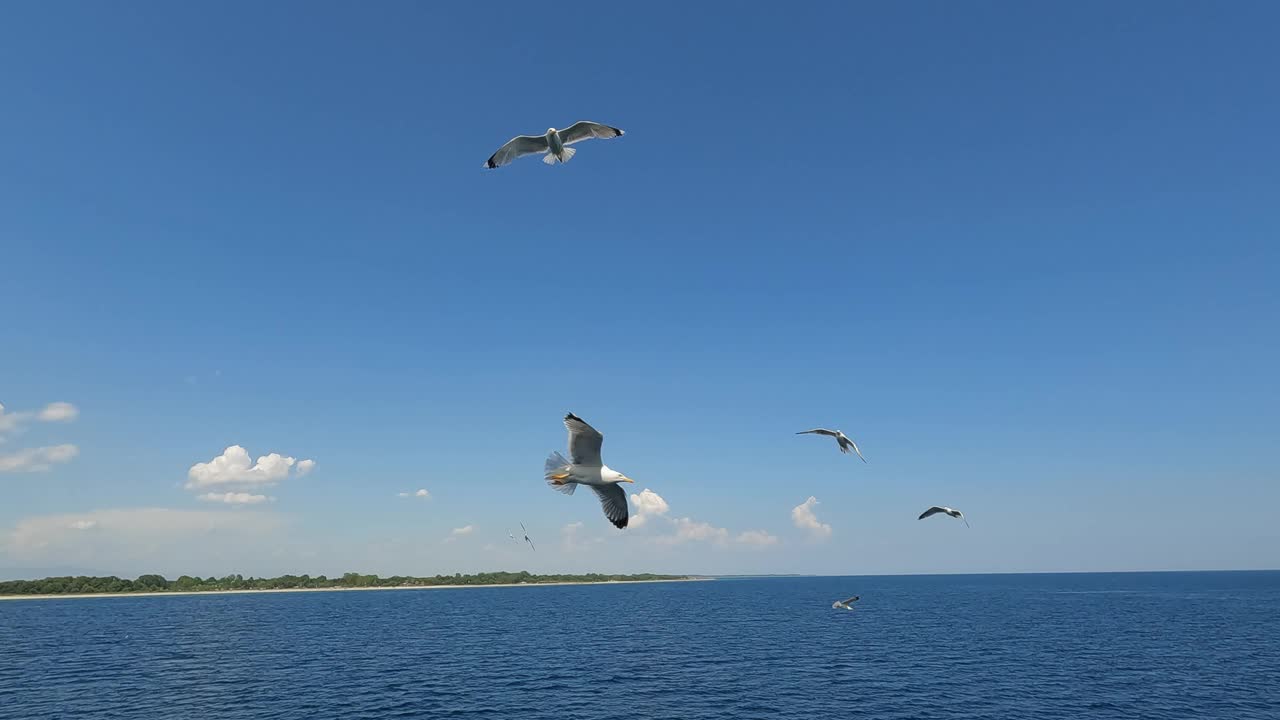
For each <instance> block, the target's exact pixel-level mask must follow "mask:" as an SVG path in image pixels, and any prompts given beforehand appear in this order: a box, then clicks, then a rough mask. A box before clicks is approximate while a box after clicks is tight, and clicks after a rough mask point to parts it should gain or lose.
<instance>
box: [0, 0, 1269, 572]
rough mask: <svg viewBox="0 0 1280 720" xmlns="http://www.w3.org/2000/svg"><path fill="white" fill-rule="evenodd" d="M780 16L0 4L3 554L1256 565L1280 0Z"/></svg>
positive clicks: (620, 8) (291, 566) (130, 561)
mask: <svg viewBox="0 0 1280 720" xmlns="http://www.w3.org/2000/svg"><path fill="white" fill-rule="evenodd" d="M787 12H788V13H789V14H785V15H784V14H782V11H781V7H780V6H778V5H776V4H772V5H764V4H761V5H759V6H755V7H735V9H734V10H733V11H732V12H725V11H724V10H723V9H718V8H716V7H714V6H712V5H700V4H692V5H691V4H688V3H681V4H657V3H653V4H645V5H643V6H626V5H614V6H600V7H592V8H591V9H590V11H588V12H575V13H569V14H567V15H566V16H563V17H558V16H556V14H555V13H543V12H534V13H530V11H529V6H527V5H510V6H501V5H485V6H483V7H481V6H479V4H476V6H474V7H473V6H467V7H452V8H450V9H449V10H442V9H440V8H436V7H433V6H428V5H423V4H419V3H391V2H387V3H380V4H378V5H377V6H374V7H367V8H362V7H357V6H355V5H352V4H348V3H272V4H270V5H269V6H266V7H263V6H261V5H260V4H253V3H222V4H212V3H205V4H195V3H187V4H182V5H181V6H174V5H172V4H166V3H135V4H132V5H130V6H129V7H127V8H126V7H120V6H108V5H105V4H100V3H72V4H62V5H60V6H59V7H57V8H52V7H45V6H43V5H42V4H39V3H27V4H24V5H13V4H10V5H8V6H6V7H5V8H4V9H3V10H0V93H2V94H3V110H2V111H0V137H4V138H7V140H6V141H5V142H3V143H0V307H3V308H4V312H3V314H2V315H0V317H3V319H4V322H3V324H0V328H2V332H0V403H3V404H4V406H5V409H6V413H8V414H9V418H10V421H11V422H10V424H11V425H12V427H11V428H10V429H9V430H7V431H3V432H0V439H3V444H0V468H4V467H6V463H5V460H4V458H6V457H7V458H9V460H8V465H7V466H8V467H9V468H10V469H9V470H8V471H4V472H0V497H3V498H4V501H3V502H0V569H2V568H9V572H10V573H13V572H17V571H16V570H14V569H15V568H84V569H91V570H96V571H103V572H115V573H123V574H134V573H138V572H148V571H161V572H166V573H169V574H171V575H172V574H177V573H180V572H199V573H201V574H210V573H219V574H221V573H226V572H242V573H245V574H249V573H254V574H262V573H277V572H312V573H317V572H327V573H335V572H342V571H343V570H360V571H365V572H381V573H383V574H387V573H393V572H399V573H428V572H430V573H435V572H457V571H461V572H467V571H476V570H488V569H500V568H507V569H515V568H527V569H530V570H533V571H544V572H557V571H579V570H601V571H644V570H650V571H658V572H662V571H670V572H734V573H739V572H741V573H749V572H802V573H833V574H835V573H864V572H865V573H881V572H968V571H1027V570H1111V569H1117V570H1120V569H1164V568H1170V569H1172V568H1260V567H1270V568H1274V567H1277V566H1280V529H1277V526H1276V525H1275V523H1274V521H1273V520H1272V519H1271V518H1269V517H1268V515H1267V514H1266V513H1265V512H1262V511H1261V509H1262V508H1264V507H1266V506H1274V505H1275V504H1277V503H1280V482H1277V480H1278V479H1280V478H1278V477H1277V474H1278V473H1277V465H1276V460H1275V449H1276V447H1277V445H1276V440H1275V434H1276V430H1277V428H1278V427H1280V409H1278V408H1280V402H1278V401H1280V384H1278V383H1277V380H1276V371H1275V368H1276V367H1280V330H1278V328H1280V322H1278V320H1280V312H1278V311H1280V292H1278V290H1277V288H1280V248H1278V246H1277V242H1276V238H1277V236H1278V235H1280V216H1278V215H1277V213H1276V210H1275V209H1276V207H1277V206H1278V202H1277V201H1278V200H1280V197H1278V191H1280V170H1277V168H1278V167H1280V148H1278V146H1277V143H1276V142H1275V128H1276V127H1280V96H1277V95H1276V93H1275V92H1274V91H1273V88H1274V82H1273V81H1274V77H1275V74H1276V72H1277V70H1280V60H1278V59H1277V55H1276V53H1275V49H1274V42H1273V41H1274V38H1273V32H1272V30H1273V28H1274V27H1276V25H1277V23H1278V22H1280V9H1277V8H1276V7H1275V6H1274V5H1270V4H1266V3H1233V4H1231V5H1228V6H1221V7H1212V6H1210V5H1208V4H1203V3H1174V4H1168V3H1129V4H1126V5H1124V6H1122V7H1116V6H1114V4H1111V3H1100V2H1086V3H1060V4H1049V3H1035V4H1033V5H1021V4H1014V3H989V2H979V3H965V4H953V3H913V4H903V5H896V6H892V7H890V6H885V5H884V4H858V5H855V4H849V3H831V4H811V5H807V6H805V7H804V8H803V9H800V10H794V11H793V10H792V9H788V10H787ZM579 119H592V120H597V121H600V122H605V123H608V124H612V125H616V126H619V127H622V128H624V129H625V130H626V131H627V135H626V136H625V137H624V138H621V139H618V140H610V141H592V142H590V143H585V144H583V145H580V146H578V147H579V150H580V152H579V154H578V156H577V157H576V158H575V159H574V161H573V162H572V163H569V164H568V165H565V166H563V167H554V168H548V167H545V166H544V165H542V164H541V163H539V162H537V161H536V160H535V159H526V160H522V161H519V162H516V163H514V164H513V165H511V166H509V167H505V168H501V169H498V170H493V171H489V170H483V169H482V168H481V166H482V164H483V162H484V160H485V158H487V157H488V156H489V155H490V154H491V153H492V152H493V151H494V150H495V149H496V148H497V147H498V146H499V145H500V144H502V143H503V142H505V141H506V140H507V139H509V138H510V137H511V136H512V135H515V134H519V133H539V132H542V131H544V130H545V128H547V127H550V126H556V127H561V126H564V125H567V124H569V123H571V122H573V121H575V120H579ZM53 402H66V403H71V404H72V405H74V407H75V408H76V410H77V411H78V414H77V415H76V416H75V417H74V418H67V417H65V416H57V414H56V413H55V414H54V415H53V416H50V417H55V416H56V417H59V419H58V420H51V421H47V422H46V421H41V420H40V418H39V416H38V413H40V411H41V410H42V409H43V408H45V407H46V406H47V405H49V403H53ZM566 411H573V412H575V413H577V414H579V415H581V416H583V417H584V418H586V419H587V420H588V421H589V422H591V423H592V424H594V425H595V426H596V427H598V428H599V429H600V430H602V431H603V432H604V434H605V436H606V443H605V454H604V457H605V460H606V462H608V463H610V464H611V465H612V466H613V467H615V468H618V469H620V470H622V471H623V472H626V473H627V474H628V475H629V476H631V477H633V478H635V479H636V480H637V484H636V485H635V488H634V491H636V492H639V491H641V490H644V489H648V490H650V491H651V492H653V493H657V494H658V495H659V496H661V497H662V498H663V499H664V501H665V503H666V505H667V507H668V510H667V511H666V512H665V513H662V514H652V515H651V516H650V517H648V518H647V519H646V520H645V521H642V523H641V526H640V527H637V528H630V529H628V530H627V531H625V532H622V533H619V532H617V531H615V530H614V529H613V528H612V527H611V526H609V525H608V523H607V521H606V520H605V519H604V517H603V516H602V514H601V512H600V510H599V507H598V505H597V504H596V502H595V500H594V498H592V497H591V496H590V494H587V495H586V496H583V495H582V494H579V495H577V496H574V497H563V496H561V495H559V494H557V493H554V492H551V491H550V490H549V489H547V488H546V487H545V485H544V484H543V481H542V479H541V468H542V460H543V458H544V457H545V456H546V454H547V453H548V452H549V451H550V450H553V449H563V445H564V430H563V427H562V426H561V423H560V418H561V416H562V415H563V414H564V413H565V412H566ZM3 417H4V416H0V418H3ZM817 425H826V426H832V427H839V428H842V429H844V430H845V431H846V432H848V433H849V434H850V435H851V436H852V437H854V438H855V439H856V440H857V441H858V442H859V444H860V445H861V446H862V449H863V451H864V453H865V454H866V456H867V459H868V460H869V463H868V464H865V465H864V464H862V463H860V462H858V461H857V460H856V459H853V460H851V459H850V458H848V457H843V456H841V455H839V454H838V453H837V452H836V450H835V448H834V445H833V443H830V442H827V441H826V440H825V439H820V438H812V437H797V436H796V435H794V434H793V433H794V432H795V431H797V430H803V429H807V428H809V427H813V426H817ZM0 428H3V424H0ZM64 445H74V446H75V452H74V456H71V455H72V453H70V452H66V451H63V452H62V454H61V455H58V458H57V461H55V462H50V463H44V464H46V465H47V466H48V468H47V469H46V470H43V471H32V470H33V467H38V466H39V465H40V464H41V463H40V462H38V460H39V457H42V456H39V455H36V454H33V453H36V451H38V450H39V449H40V448H57V447H59V446H64ZM234 445H239V446H242V447H244V448H245V449H246V451H247V453H248V454H249V455H250V456H251V459H256V458H258V457H259V456H266V455H268V454H269V453H279V454H280V455H281V456H282V458H281V462H283V458H285V457H292V458H295V459H296V460H302V459H313V460H314V461H315V463H316V464H315V468H314V470H312V471H311V472H309V473H306V474H305V475H302V476H299V475H300V473H299V472H298V465H297V463H296V462H295V464H294V466H293V467H285V468H284V469H285V471H286V476H281V477H276V476H273V475H271V474H270V473H266V474H260V475H259V476H258V477H259V479H262V478H268V477H271V478H274V479H275V480H276V481H277V482H276V483H275V484H274V485H268V484H267V483H265V482H263V483H259V484H257V485H254V486H253V487H247V486H246V487H240V488H236V489H237V490H242V491H250V492H249V494H261V495H264V496H267V497H271V498H274V501H269V502H261V503H257V504H253V505H243V506H241V505H237V504H234V503H226V502H207V501H201V500H200V499H199V496H200V495H201V494H205V493H204V492H202V491H201V490H202V489H201V488H187V487H185V485H187V484H188V480H189V471H190V469H191V467H192V466H193V465H195V464H197V463H202V462H208V461H210V460H212V459H213V458H214V457H216V456H219V455H221V454H222V453H223V451H224V449H225V448H228V447H230V446H234ZM24 452H25V453H26V454H25V455H21V456H19V453H24ZM41 452H44V451H41ZM419 488H422V489H426V490H428V492H429V493H430V495H431V497H430V498H429V499H421V498H416V497H409V498H404V497H399V495H398V494H399V493H402V492H410V493H411V492H413V491H416V490H417V489H419ZM215 489H219V490H228V488H225V487H223V488H215ZM810 496H812V497H814V498H816V500H817V504H816V505H814V506H812V510H813V512H814V513H815V517H816V522H817V523H818V526H817V529H815V528H813V527H805V526H803V523H797V522H796V519H795V518H794V517H793V509H794V508H796V507H797V506H801V505H802V503H804V502H805V500H806V499H807V498H808V497H810ZM935 503H936V504H946V505H952V506H955V507H959V508H961V509H962V510H964V511H965V512H966V514H967V515H968V517H969V518H970V520H971V522H972V524H973V527H972V529H966V528H964V527H963V525H962V524H960V523H957V522H954V521H951V520H949V519H947V518H931V519H930V520H929V521H925V522H918V521H916V519H915V517H916V515H917V514H918V513H919V512H920V511H921V510H923V509H924V508H926V507H928V506H929V505H932V504H935ZM635 509H636V508H634V507H633V511H634V510H635ZM519 521H524V522H525V524H526V525H528V526H529V528H530V531H531V534H533V535H534V537H535V539H538V540H541V545H540V547H539V552H537V553H536V554H534V553H531V552H527V551H526V549H525V548H522V547H520V546H518V545H516V544H514V543H511V541H510V540H509V539H508V538H507V535H506V533H507V531H508V530H509V529H513V528H517V527H518V522H519ZM579 522H580V523H582V525H580V526H578V525H575V523H579ZM824 526H825V527H827V528H829V530H824V529H822V528H823V527H824ZM466 527H470V528H471V530H470V531H469V532H463V533H460V534H456V535H455V534H454V532H453V531H454V530H455V529H459V528H466ZM744 533H748V534H744ZM0 572H4V571H3V570H0Z"/></svg>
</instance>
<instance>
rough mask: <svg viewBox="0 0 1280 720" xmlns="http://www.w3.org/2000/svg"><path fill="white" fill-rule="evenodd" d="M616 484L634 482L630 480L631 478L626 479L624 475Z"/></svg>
mask: <svg viewBox="0 0 1280 720" xmlns="http://www.w3.org/2000/svg"><path fill="white" fill-rule="evenodd" d="M618 482H629V483H634V482H635V480H632V479H631V478H629V477H627V476H626V475H623V476H622V479H621V480H619V481H618Z"/></svg>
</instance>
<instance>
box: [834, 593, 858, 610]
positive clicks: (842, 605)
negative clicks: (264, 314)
mask: <svg viewBox="0 0 1280 720" xmlns="http://www.w3.org/2000/svg"><path fill="white" fill-rule="evenodd" d="M858 599H859V596H857V595H854V596H853V597H851V598H849V599H848V600H837V601H835V602H833V603H831V609H833V610H852V609H853V604H854V603H856V602H858Z"/></svg>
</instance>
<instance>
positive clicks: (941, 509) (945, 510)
mask: <svg viewBox="0 0 1280 720" xmlns="http://www.w3.org/2000/svg"><path fill="white" fill-rule="evenodd" d="M938 513H946V514H947V515H950V516H951V517H954V518H960V519H961V520H964V513H962V512H960V511H959V510H956V509H954V508H949V507H941V506H939V505H934V506H933V507H931V508H929V509H928V510H925V511H924V512H922V513H920V517H918V518H916V519H917V520H923V519H925V518H927V517H929V516H930V515H937V514H938ZM964 526H965V527H969V521H968V520H964Z"/></svg>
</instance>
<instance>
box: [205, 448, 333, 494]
mask: <svg viewBox="0 0 1280 720" xmlns="http://www.w3.org/2000/svg"><path fill="white" fill-rule="evenodd" d="M295 464H298V466H299V467H298V471H297V473H295V475H296V474H301V473H302V472H303V471H302V465H303V464H305V465H306V468H307V470H308V471H309V470H310V469H311V468H313V467H315V461H313V460H303V461H302V462H301V463H298V461H296V460H294V459H293V458H292V457H286V456H284V455H281V454H279V453H271V454H270V455H263V456H261V457H259V458H258V459H257V461H255V462H252V463H251V462H249V452H248V451H247V450H245V449H244V448H242V447H240V446H239V445H232V446H231V447H229V448H227V449H226V450H224V451H223V452H222V454H221V455H219V456H218V457H215V458H214V459H212V460H210V461H209V462H202V463H196V464H195V465H192V466H191V469H190V470H188V471H187V485H186V487H187V489H189V490H194V489H198V488H211V487H223V486H242V487H257V486H266V485H274V484H275V483H278V482H280V481H281V480H283V479H285V478H287V477H288V476H289V469H290V468H292V467H293V466H294V465H295Z"/></svg>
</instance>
